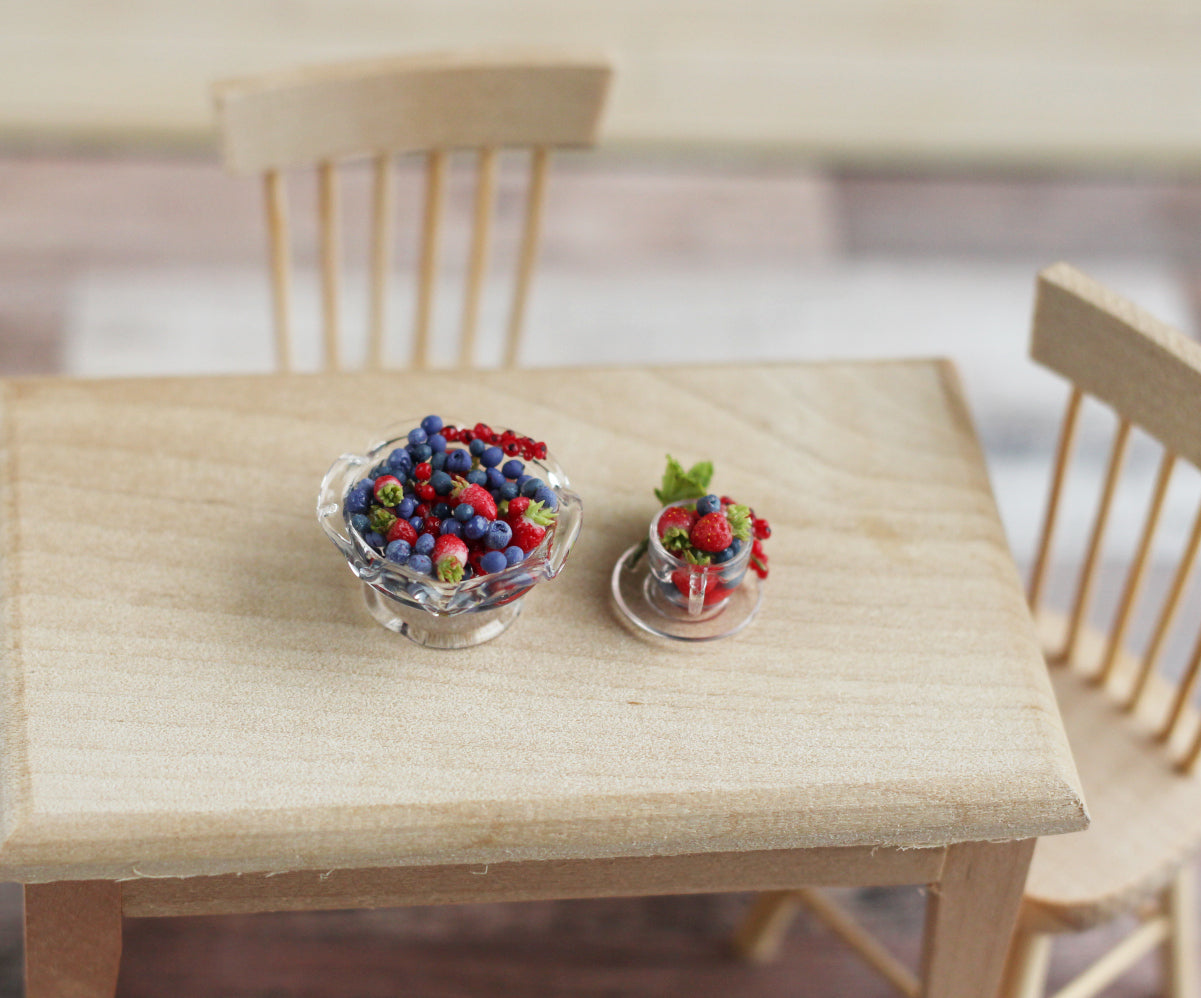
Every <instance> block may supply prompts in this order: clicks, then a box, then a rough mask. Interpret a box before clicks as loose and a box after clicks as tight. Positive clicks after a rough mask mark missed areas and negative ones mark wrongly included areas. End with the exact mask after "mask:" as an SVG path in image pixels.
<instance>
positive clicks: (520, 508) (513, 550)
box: [345, 416, 559, 583]
mask: <svg viewBox="0 0 1201 998" xmlns="http://www.w3.org/2000/svg"><path fill="white" fill-rule="evenodd" d="M544 457H546V444H545V443H542V442H540V441H535V440H533V439H532V438H530V437H523V436H520V435H518V434H516V433H514V432H513V431H512V430H505V431H503V432H496V431H494V430H492V429H491V427H489V426H487V425H486V424H484V423H476V424H475V426H473V427H470V428H467V427H464V428H461V429H460V428H457V427H455V426H448V425H445V424H444V423H443V421H442V419H441V417H439V416H426V417H425V419H423V420H422V421H421V425H420V426H415V427H413V429H411V430H409V432H408V435H407V438H406V442H405V443H404V444H403V445H402V446H398V447H396V448H395V449H394V450H393V451H392V452H391V453H390V454H389V455H388V456H387V458H386V459H385V460H384V461H383V462H381V463H380V464H378V465H376V466H375V467H374V468H372V469H371V471H370V472H369V473H368V475H367V477H366V478H363V479H361V480H360V481H358V482H356V483H355V484H354V485H353V486H352V487H351V489H350V491H349V492H348V493H347V495H346V501H345V510H346V516H347V519H348V521H349V523H350V526H351V528H352V529H353V530H355V531H356V532H357V533H358V534H359V536H360V537H361V538H362V539H363V541H364V542H365V543H366V544H367V545H368V546H369V547H371V548H372V549H374V550H375V551H376V552H377V553H378V554H380V555H382V556H383V557H384V558H385V559H387V560H388V561H389V562H392V563H393V564H395V565H404V566H405V567H406V568H408V569H409V571H411V572H413V573H415V574H417V575H428V576H432V577H433V578H435V579H438V580H439V581H441V582H449V583H458V582H462V581H464V580H465V579H471V578H475V577H478V576H482V575H490V574H492V573H494V572H500V571H502V570H504V569H505V568H508V567H509V566H511V565H517V564H519V563H520V562H522V561H524V560H525V558H526V557H527V556H528V555H529V553H530V552H531V551H533V550H535V549H536V548H537V547H538V546H539V545H540V544H541V543H542V542H543V540H544V539H545V538H546V536H547V534H548V533H549V532H551V531H553V529H554V524H555V519H556V516H557V513H558V508H559V499H558V496H557V495H556V494H555V491H554V489H552V488H551V487H550V485H548V484H547V483H546V482H544V481H542V480H541V479H540V478H538V477H537V476H535V475H531V474H529V473H528V472H527V470H526V464H525V463H524V462H527V461H533V460H537V459H539V458H544Z"/></svg>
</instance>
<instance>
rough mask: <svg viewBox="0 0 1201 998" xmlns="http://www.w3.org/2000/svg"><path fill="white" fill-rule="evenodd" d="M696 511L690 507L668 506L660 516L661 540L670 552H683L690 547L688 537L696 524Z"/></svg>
mask: <svg viewBox="0 0 1201 998" xmlns="http://www.w3.org/2000/svg"><path fill="white" fill-rule="evenodd" d="M696 521H697V515H696V510H694V509H692V508H691V507H688V506H668V507H667V508H666V509H665V510H663V512H662V513H660V514H659V522H658V524H657V529H658V531H659V540H660V541H662V542H663V546H664V547H665V548H666V549H667V550H668V551H681V550H683V549H684V548H685V547H687V545H688V535H689V533H691V531H692V525H693V524H694V523H696Z"/></svg>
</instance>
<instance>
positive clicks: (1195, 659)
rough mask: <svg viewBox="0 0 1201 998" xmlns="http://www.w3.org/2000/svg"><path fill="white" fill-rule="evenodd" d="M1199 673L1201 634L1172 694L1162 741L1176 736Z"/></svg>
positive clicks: (1200, 668) (1161, 730) (1200, 664)
mask: <svg viewBox="0 0 1201 998" xmlns="http://www.w3.org/2000/svg"><path fill="white" fill-rule="evenodd" d="M1198 675H1201V634H1198V635H1197V643H1196V644H1195V645H1194V646H1193V653H1192V655H1190V656H1189V661H1188V665H1187V666H1186V667H1185V670H1184V675H1183V676H1181V677H1180V681H1179V682H1178V684H1177V686H1176V692H1175V694H1174V695H1173V696H1172V704H1171V706H1170V707H1169V708H1168V713H1167V717H1166V718H1165V719H1164V722H1163V726H1162V727H1161V728H1160V729H1159V734H1158V737H1159V740H1160V741H1163V742H1167V741H1171V740H1172V738H1173V737H1174V736H1175V734H1176V730H1177V728H1179V727H1180V722H1181V721H1182V720H1183V718H1184V717H1185V716H1186V715H1187V707H1188V702H1189V700H1190V699H1191V698H1192V695H1193V691H1194V690H1195V689H1196V688H1197V677H1198Z"/></svg>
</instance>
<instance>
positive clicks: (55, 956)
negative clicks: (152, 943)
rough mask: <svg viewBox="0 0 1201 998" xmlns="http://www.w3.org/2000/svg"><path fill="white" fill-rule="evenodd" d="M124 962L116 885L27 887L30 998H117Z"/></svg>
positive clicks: (86, 883)
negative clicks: (120, 968) (118, 978)
mask: <svg viewBox="0 0 1201 998" xmlns="http://www.w3.org/2000/svg"><path fill="white" fill-rule="evenodd" d="M120 962H121V888H120V886H119V885H118V884H114V883H107V882H105V881H75V882H73V881H64V882H62V883H57V884H30V885H28V886H27V887H26V888H25V995H26V998H113V993H114V991H115V989H116V987H117V971H118V968H119V966H120Z"/></svg>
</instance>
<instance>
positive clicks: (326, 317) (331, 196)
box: [317, 160, 342, 371]
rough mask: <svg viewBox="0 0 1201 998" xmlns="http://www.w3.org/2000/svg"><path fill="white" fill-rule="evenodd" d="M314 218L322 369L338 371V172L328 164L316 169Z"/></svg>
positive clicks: (325, 161)
mask: <svg viewBox="0 0 1201 998" xmlns="http://www.w3.org/2000/svg"><path fill="white" fill-rule="evenodd" d="M317 181H318V214H319V218H320V226H321V314H322V332H323V339H324V347H325V369H326V370H328V371H336V370H338V369H339V367H340V366H341V365H340V360H339V356H338V341H339V339H340V338H341V334H340V330H339V321H338V313H339V311H340V308H341V290H340V287H339V269H340V260H341V257H342V247H341V238H340V231H339V230H340V207H339V204H338V169H337V166H336V165H335V164H334V163H333V162H331V161H330V160H323V161H322V162H321V164H320V165H319V166H318V168H317Z"/></svg>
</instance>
